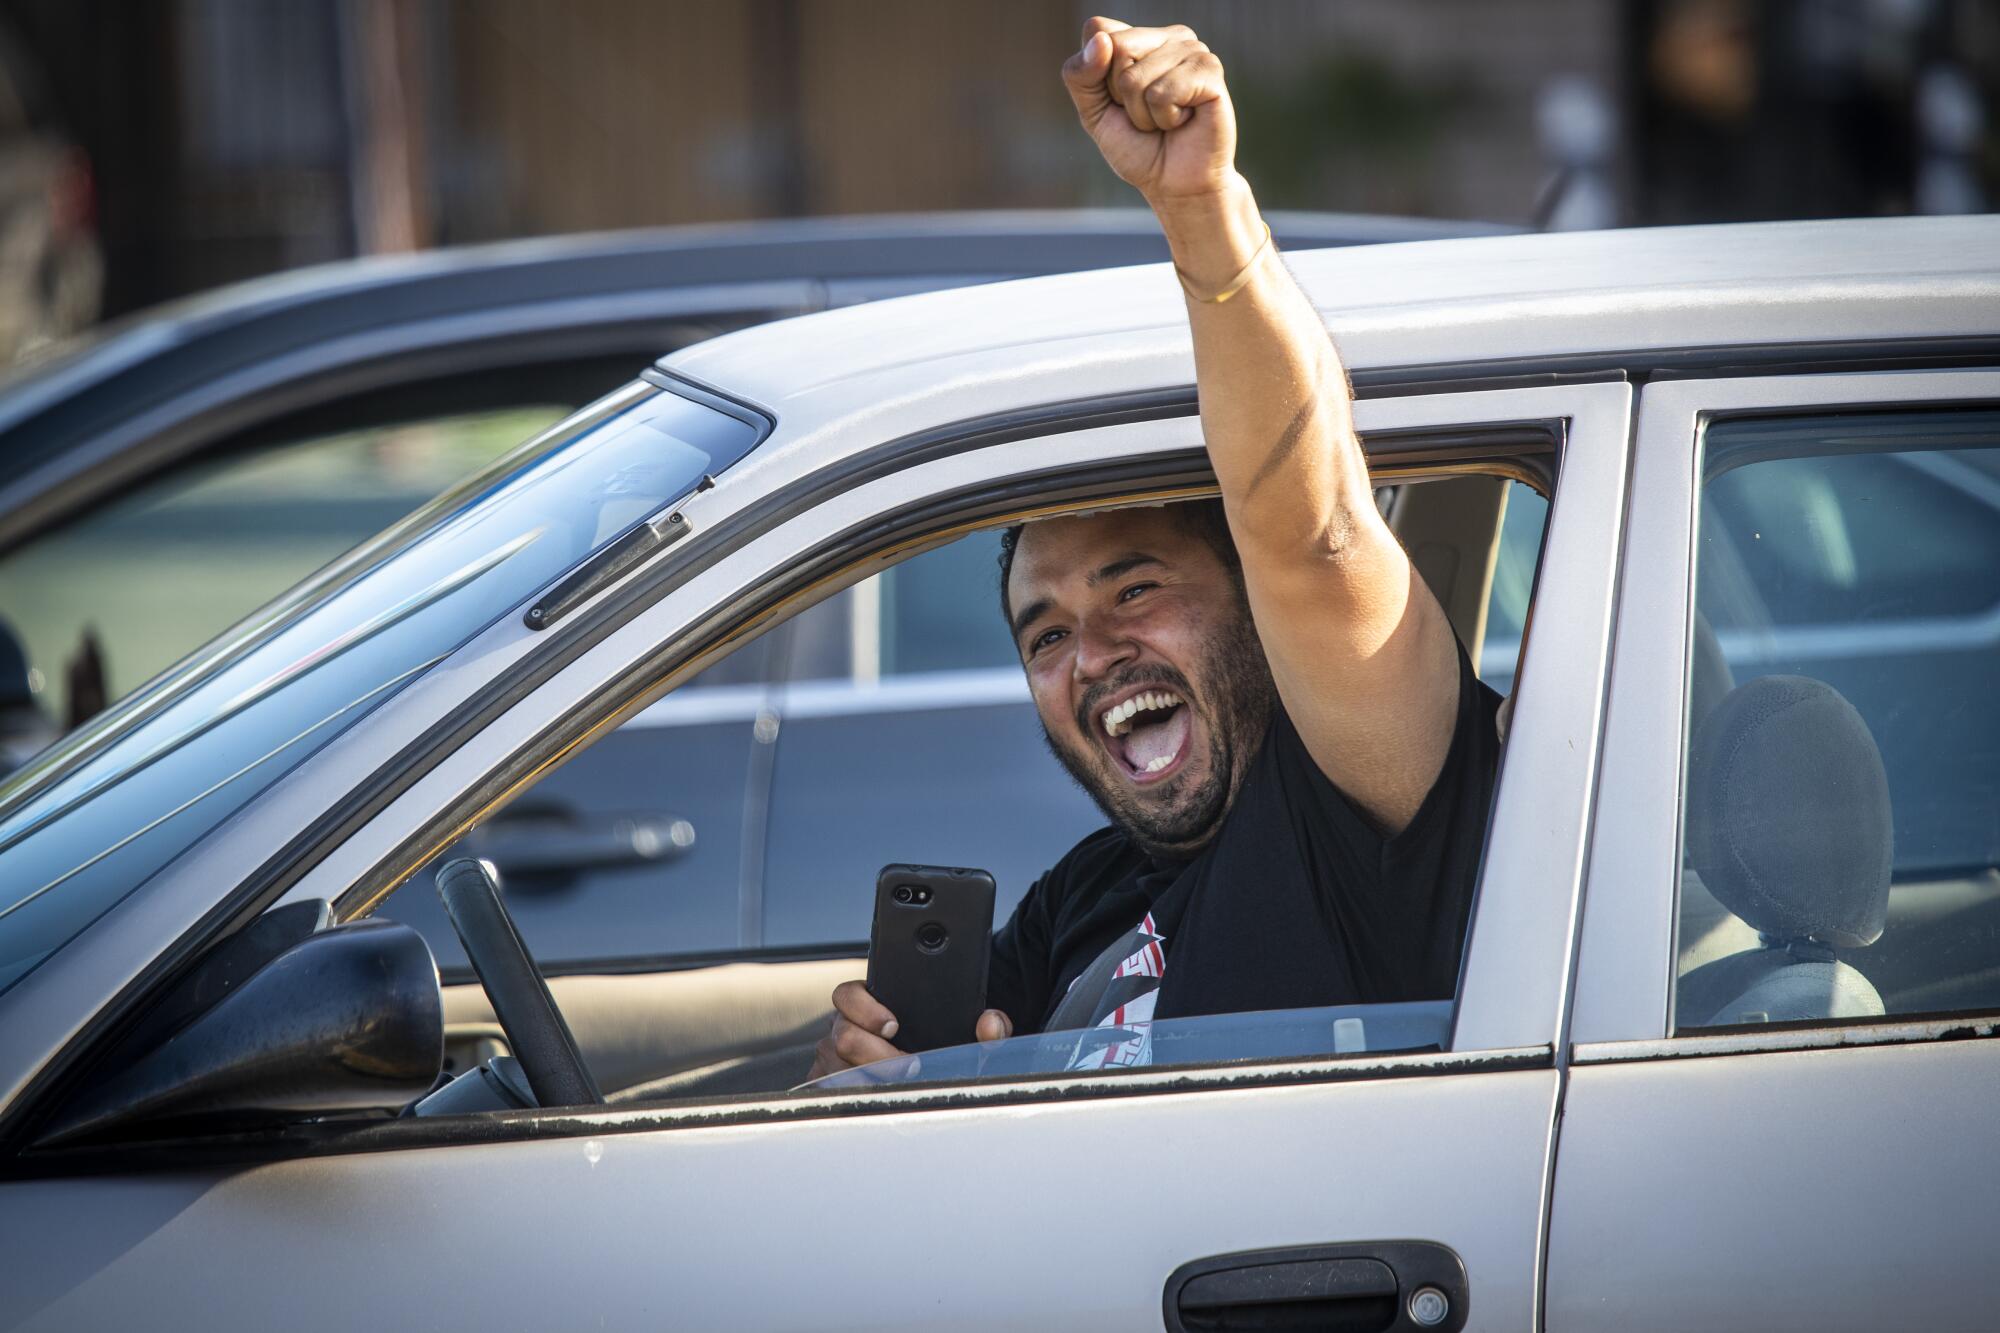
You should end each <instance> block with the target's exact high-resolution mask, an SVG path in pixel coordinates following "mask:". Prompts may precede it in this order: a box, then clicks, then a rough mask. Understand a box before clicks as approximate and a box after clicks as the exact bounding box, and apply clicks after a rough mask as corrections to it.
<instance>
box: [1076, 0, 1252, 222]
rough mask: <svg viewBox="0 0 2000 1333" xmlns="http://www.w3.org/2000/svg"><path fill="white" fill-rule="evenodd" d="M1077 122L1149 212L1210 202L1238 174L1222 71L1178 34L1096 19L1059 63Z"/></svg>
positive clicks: (1190, 37) (1196, 43)
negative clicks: (1185, 201) (1179, 203)
mask: <svg viewBox="0 0 2000 1333" xmlns="http://www.w3.org/2000/svg"><path fill="white" fill-rule="evenodd" d="M1062 72H1063V84H1064V86H1065V87H1067V88H1068V89H1069V95H1070V100H1072V101H1073V102H1075V103H1076V114H1077V118H1078V119H1079V120H1081V121H1082V122H1083V127H1084V128H1085V129H1086V130H1088V131H1090V137H1091V138H1092V139H1093V140H1095V141H1096V143H1097V150H1098V151H1099V152H1100V153H1102V154H1104V160H1105V161H1106V162H1108V163H1109V164H1110V165H1111V169H1112V170H1113V171H1115V172H1117V173H1118V175H1119V177H1120V179H1122V180H1124V181H1125V182H1126V183H1127V184H1129V185H1132V186H1134V187H1135V188H1137V189H1138V191H1139V192H1140V193H1141V194H1143V195H1145V196H1146V199H1147V201H1148V202H1149V203H1152V204H1154V205H1155V206H1159V205H1162V204H1170V203H1172V202H1173V201H1175V200H1177V199H1182V198H1189V197H1194V196H1199V195H1205V194H1217V193H1220V192H1222V191H1223V190H1224V189H1226V188H1227V187H1228V185H1229V183H1230V181H1231V180H1232V179H1233V177H1234V175H1235V171H1236V166H1235V163H1236V111H1235V108H1233V107H1232V106H1230V104H1229V89H1228V88H1227V87H1226V86H1224V84H1223V81H1222V62H1221V61H1220V60H1218V59H1216V57H1215V53H1214V52H1213V51H1210V50H1209V49H1208V48H1207V47H1206V46H1204V45H1202V42H1201V39H1200V38H1198V37H1196V36H1195V35H1194V33H1193V32H1192V31H1190V30H1189V29H1187V28H1185V27H1180V26H1178V25H1177V26H1175V27H1171V28H1135V27H1132V26H1131V25H1130V24H1126V23H1120V22H1119V21H1118V20H1116V19H1107V18H1094V19H1092V20H1090V22H1088V23H1086V24H1084V26H1083V49H1082V50H1080V51H1078V52H1077V53H1076V54H1075V55H1073V56H1071V57H1070V58H1069V59H1068V60H1067V61H1065V62H1063V70H1062Z"/></svg>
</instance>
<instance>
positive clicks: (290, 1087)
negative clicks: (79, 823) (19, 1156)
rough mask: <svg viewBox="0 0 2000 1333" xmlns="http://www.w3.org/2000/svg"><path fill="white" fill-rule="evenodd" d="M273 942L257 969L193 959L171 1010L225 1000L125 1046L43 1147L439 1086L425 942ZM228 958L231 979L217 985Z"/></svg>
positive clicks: (393, 1102)
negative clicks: (191, 1000) (194, 997)
mask: <svg viewBox="0 0 2000 1333" xmlns="http://www.w3.org/2000/svg"><path fill="white" fill-rule="evenodd" d="M287 910H288V909H282V908H281V909H278V911H279V912H284V911H287ZM276 915H277V913H275V912H274V913H272V914H268V915H267V918H266V919H267V920H268V919H269V917H274V916H276ZM256 928H257V927H256V926H255V925H254V924H253V926H251V927H250V928H248V930H246V932H245V934H246V935H248V934H249V932H250V931H254V930H256ZM267 933H269V932H267ZM271 944H272V945H273V946H275V947H272V948H271V949H270V953H269V957H268V960H257V963H256V965H255V966H254V968H246V967H245V965H244V964H245V959H244V957H243V949H242V948H241V947H240V946H239V947H238V948H237V949H235V950H234V951H233V954H234V956H232V950H231V948H230V944H229V943H225V945H224V946H223V947H222V948H220V949H218V950H216V951H215V952H214V953H212V954H211V955H210V957H209V958H208V959H205V960H204V961H203V963H202V964H200V965H198V966H197V968H196V969H195V972H194V973H193V974H192V975H191V976H190V977H189V978H188V979H187V980H186V981H185V982H183V983H182V985H181V986H180V987H178V988H177V991H176V993H175V994H174V995H171V996H169V997H167V998H166V999H165V1000H164V1001H163V1002H162V1003H163V1004H164V1005H165V1006H167V1007H169V1008H173V1007H176V1006H177V1005H178V1004H179V1003H180V1002H181V1001H182V999H183V997H185V996H186V995H187V994H188V993H189V992H191V991H192V992H193V993H195V994H198V995H203V996H204V997H207V996H212V995H213V994H214V992H215V991H217V990H218V989H220V990H222V993H221V995H220V997H219V998H214V999H213V1000H212V1002H209V1003H207V1004H205V1005H204V1006H202V1007H200V1008H199V1011H198V1012H197V1013H195V1014H194V1015H192V1016H191V1017H190V1018H189V1019H188V1021H186V1022H185V1024H184V1025H178V1026H177V1028H176V1030H174V1031H172V1032H171V1033H169V1034H165V1035H163V1036H161V1037H159V1038H158V1039H156V1040H155V1041H154V1042H151V1043H148V1044H146V1045H142V1046H139V1047H137V1048H136V1049H135V1048H133V1047H131V1046H129V1045H128V1046H127V1048H126V1050H127V1051H129V1052H130V1058H119V1056H120V1054H122V1053H114V1055H113V1057H112V1058H111V1059H110V1060H108V1061H107V1063H108V1064H110V1065H111V1066H112V1068H111V1069H110V1071H109V1072H108V1073H107V1074H105V1075H104V1076H103V1077H102V1078H100V1079H99V1080H97V1081H96V1082H94V1083H92V1084H90V1085H88V1086H86V1087H85V1088H83V1089H82V1090H81V1092H80V1093H79V1094H78V1095H77V1096H75V1097H73V1098H72V1099H71V1100H70V1102H69V1104H68V1105H67V1106H65V1107H64V1108H63V1109H62V1111H61V1112H60V1113H59V1114H58V1115H57V1116H56V1118H55V1121H54V1123H53V1125H52V1126H51V1127H50V1129H49V1130H48V1131H47V1132H45V1133H44V1134H43V1135H42V1137H41V1139H40V1146H49V1147H53V1146H57V1145H66V1144H71V1143H75V1142H77V1141H79V1140H83V1139H96V1138H102V1137H104V1136H106V1135H107V1134H109V1133H111V1132H112V1131H122V1130H129V1129H131V1128H132V1127H134V1126H138V1125H141V1124H146V1125H159V1124H165V1123H167V1122H172V1123H173V1124H174V1125H175V1126H177V1127H185V1128H199V1129H204V1130H215V1129H221V1128H225V1127H236V1126H241V1125H248V1124H259V1123H270V1122H273V1121H285V1120H301V1119H309V1118H313V1117H318V1116H327V1115H342V1114H353V1113H356V1112H364V1111H393V1110H395V1109H397V1108H399V1107H401V1106H403V1105H405V1104H407V1103H408V1102H410V1101H412V1100H414V1099H415V1098H417V1097H420V1096H422V1095H423V1094H424V1093H425V1092H427V1091H428V1090H429V1089H430V1087H431V1086H432V1085H433V1084H434V1083H435V1082H436V1081H437V1076H438V1071H439V1069H440V1068H442V1066H443V1063H444V1002H443V998H442V995H441V993H440V991H439V988H438V973H437V963H436V961H435V960H433V959H432V957H431V951H430V946H429V945H427V944H425V943H424V939H423V936H421V935H419V934H417V932H416V931H414V930H412V929H410V928H409V927H408V926H405V925H400V924H398V923H396V922H393V921H355V922H350V923H348V924H347V925H342V926H332V927H329V928H327V929H324V930H317V931H313V932H312V933H307V934H304V935H302V936H301V937H299V938H296V939H293V940H277V939H274V940H272V941H271ZM225 963H227V964H228V971H229V972H231V973H233V974H234V975H232V976H227V977H225V978H224V979H223V980H221V981H220V982H219V983H218V981H217V980H216V978H215V977H214V976H213V975H212V974H213V973H215V972H216V970H217V968H218V967H221V966H222V965H223V964H225Z"/></svg>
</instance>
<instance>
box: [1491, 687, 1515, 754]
mask: <svg viewBox="0 0 2000 1333" xmlns="http://www.w3.org/2000/svg"><path fill="white" fill-rule="evenodd" d="M1513 725H1514V696H1513V695H1511V694H1510V695H1508V696H1507V697H1506V698H1504V699H1502V700H1501V701H1500V710H1499V711H1498V712H1496V713H1495V714H1494V715H1493V730H1494V731H1495V732H1497V733H1498V734H1499V736H1500V743H1501V744H1502V745H1505V744H1506V743H1507V728H1509V727H1511V726H1513Z"/></svg>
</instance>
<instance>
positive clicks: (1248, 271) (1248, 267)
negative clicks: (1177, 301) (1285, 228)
mask: <svg viewBox="0 0 2000 1333" xmlns="http://www.w3.org/2000/svg"><path fill="white" fill-rule="evenodd" d="M1270 248H1271V224H1270V223H1268V222H1266V223H1265V224H1264V239H1263V241H1262V242H1260V243H1259V244H1258V246H1257V251H1256V253H1255V254H1253V255H1251V256H1250V262H1249V263H1247V264H1245V265H1244V266H1243V270H1242V271H1241V272H1240V273H1238V274H1237V275H1236V276H1235V277H1233V278H1231V279H1230V280H1229V285H1228V286H1227V287H1224V288H1223V289H1222V290H1221V291H1219V292H1217V293H1216V294H1215V295H1213V296H1202V295H1200V294H1199V293H1197V292H1196V291H1195V289H1194V284H1193V283H1191V282H1189V281H1188V275H1187V274H1185V273H1183V272H1181V266H1180V265H1179V264H1176V265H1174V276H1175V277H1177V278H1179V279H1180V280H1181V287H1182V288H1183V289H1184V290H1185V291H1186V292H1187V294H1188V295H1189V296H1190V297H1192V298H1193V299H1194V300H1196V301H1199V302H1200V303H1201V304H1203V305H1221V304H1222V303H1223V302H1224V301H1227V300H1228V299H1229V298H1230V297H1232V296H1234V295H1236V293H1238V292H1240V291H1242V290H1243V289H1244V288H1245V287H1248V286H1249V285H1250V277H1251V275H1252V274H1254V273H1255V272H1256V271H1257V263H1258V261H1259V260H1261V259H1263V257H1264V252H1265V251H1266V250H1269V249H1270Z"/></svg>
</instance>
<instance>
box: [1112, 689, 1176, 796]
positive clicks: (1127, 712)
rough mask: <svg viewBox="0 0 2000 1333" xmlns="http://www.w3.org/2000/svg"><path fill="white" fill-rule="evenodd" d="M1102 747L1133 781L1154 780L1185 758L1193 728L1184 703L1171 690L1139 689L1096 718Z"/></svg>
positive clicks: (1174, 768)
mask: <svg viewBox="0 0 2000 1333" xmlns="http://www.w3.org/2000/svg"><path fill="white" fill-rule="evenodd" d="M1098 721H1099V724H1100V725H1101V726H1102V727H1103V728H1104V738H1105V740H1104V747H1105V748H1106V749H1107V750H1109V751H1111V755H1112V757H1113V758H1115V759H1117V760H1118V761H1119V763H1121V764H1123V765H1124V766H1125V771H1126V773H1127V775H1128V776H1130V777H1131V779H1132V780H1133V781H1134V782H1158V781H1161V780H1162V779H1164V778H1166V777H1168V776H1169V775H1171V774H1172V773H1173V772H1174V771H1175V770H1176V769H1178V768H1179V767H1180V766H1181V762H1182V760H1184V759H1185V758H1186V757H1187V751H1188V740H1189V738H1190V737H1191V736H1192V735H1193V732H1194V727H1193V721H1192V718H1191V717H1190V715H1189V710H1188V706H1187V703H1186V701H1185V700H1183V699H1182V698H1181V696H1180V695H1178V694H1176V693H1175V692H1174V691H1172V690H1142V691H1140V692H1139V693H1137V694H1134V695H1132V696H1130V697H1129V698H1126V699H1125V700H1123V701H1122V702H1119V703H1116V704H1113V705H1112V706H1111V707H1109V708H1107V709H1105V710H1104V713H1103V715H1102V716H1101V717H1100V718H1099V719H1098Z"/></svg>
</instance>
